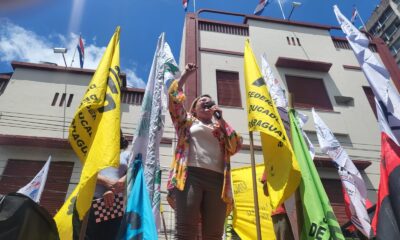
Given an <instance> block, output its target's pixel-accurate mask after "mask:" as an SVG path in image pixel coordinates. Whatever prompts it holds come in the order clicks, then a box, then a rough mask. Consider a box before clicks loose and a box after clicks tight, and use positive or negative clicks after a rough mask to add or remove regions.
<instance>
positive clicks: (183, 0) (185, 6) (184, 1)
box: [182, 0, 189, 11]
mask: <svg viewBox="0 0 400 240" xmlns="http://www.w3.org/2000/svg"><path fill="white" fill-rule="evenodd" d="M188 3H189V0H182V6H183V9H185V11H187V7H188Z"/></svg>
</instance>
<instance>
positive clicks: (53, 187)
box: [0, 160, 74, 215]
mask: <svg viewBox="0 0 400 240" xmlns="http://www.w3.org/2000/svg"><path fill="white" fill-rule="evenodd" d="M44 164H45V161H29V160H8V162H7V165H6V167H5V168H4V172H3V175H1V179H0V193H1V194H7V193H11V192H16V191H18V189H20V188H21V187H23V186H25V185H26V184H28V183H29V182H30V181H31V180H32V179H33V178H34V177H35V176H36V174H37V173H38V172H39V171H40V169H42V167H43V165H44ZM73 167H74V163H73V162H52V163H51V164H50V169H49V173H48V175H47V181H46V185H45V187H44V191H43V193H42V197H41V199H40V205H42V206H44V207H45V208H46V209H47V210H48V211H49V213H50V214H52V215H54V214H55V213H56V212H57V210H58V209H60V208H61V206H62V204H63V203H64V201H65V196H66V194H67V191H68V185H69V182H70V178H71V174H72V169H73Z"/></svg>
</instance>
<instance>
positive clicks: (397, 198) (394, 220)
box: [372, 132, 400, 239]
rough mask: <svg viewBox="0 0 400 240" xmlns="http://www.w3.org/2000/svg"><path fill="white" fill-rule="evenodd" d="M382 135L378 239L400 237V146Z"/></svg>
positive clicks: (376, 222)
mask: <svg viewBox="0 0 400 240" xmlns="http://www.w3.org/2000/svg"><path fill="white" fill-rule="evenodd" d="M381 136H382V143H381V144H382V146H381V151H382V153H381V154H382V156H381V157H382V160H381V178H380V182H379V190H378V200H377V203H376V210H375V216H374V219H373V220H372V228H373V229H374V233H375V235H376V236H377V239H400V229H399V226H400V225H399V223H400V147H399V146H398V145H397V144H396V143H395V142H394V141H393V140H392V139H391V138H390V137H389V136H388V135H386V133H385V132H382V133H381Z"/></svg>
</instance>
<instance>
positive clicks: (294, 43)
mask: <svg viewBox="0 0 400 240" xmlns="http://www.w3.org/2000/svg"><path fill="white" fill-rule="evenodd" d="M292 43H293V45H294V46H296V42H295V41H294V37H292Z"/></svg>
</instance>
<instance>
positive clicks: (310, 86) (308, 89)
mask: <svg viewBox="0 0 400 240" xmlns="http://www.w3.org/2000/svg"><path fill="white" fill-rule="evenodd" d="M285 77H286V83H287V86H288V90H289V92H290V93H292V94H293V99H294V101H293V104H294V106H295V107H302V108H312V107H314V108H317V109H323V110H333V107H332V104H331V101H330V99H329V95H328V92H327V91H326V88H325V85H324V81H323V80H322V79H319V78H308V77H299V76H288V75H286V76H285Z"/></svg>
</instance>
